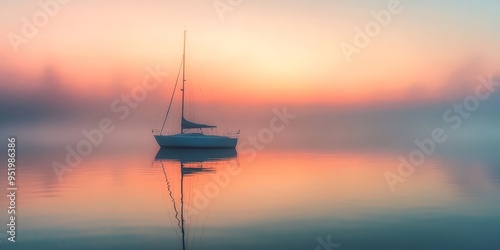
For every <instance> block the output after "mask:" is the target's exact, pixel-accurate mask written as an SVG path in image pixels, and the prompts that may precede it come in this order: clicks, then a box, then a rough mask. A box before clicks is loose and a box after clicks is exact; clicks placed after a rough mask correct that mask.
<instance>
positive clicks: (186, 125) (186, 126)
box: [181, 117, 217, 129]
mask: <svg viewBox="0 0 500 250" xmlns="http://www.w3.org/2000/svg"><path fill="white" fill-rule="evenodd" d="M181 127H182V129H192V128H216V127H217V126H212V125H206V124H199V123H195V122H190V121H188V120H186V119H184V117H182V122H181Z"/></svg>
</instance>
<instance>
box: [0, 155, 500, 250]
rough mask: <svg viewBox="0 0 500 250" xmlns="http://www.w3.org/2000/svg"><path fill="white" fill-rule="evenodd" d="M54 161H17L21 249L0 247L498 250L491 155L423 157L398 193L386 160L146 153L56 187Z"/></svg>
mask: <svg viewBox="0 0 500 250" xmlns="http://www.w3.org/2000/svg"><path fill="white" fill-rule="evenodd" d="M63 153H65V152H61V154H60V155H58V156H54V154H52V153H41V152H38V153H36V152H25V153H24V156H23V152H22V151H21V152H20V153H19V170H18V171H19V178H20V179H19V187H20V190H19V192H20V194H19V199H20V200H19V202H18V213H19V220H18V238H17V240H18V242H17V243H15V245H14V244H8V243H7V242H6V241H5V240H2V241H3V242H2V243H0V246H1V248H2V249H68V248H71V249H336V248H338V249H500V237H499V232H500V192H499V191H500V164H499V163H500V161H499V157H498V156H496V153H495V152H491V153H489V154H486V156H484V155H480V156H478V157H468V156H463V155H461V154H443V155H442V156H439V157H438V156H436V157H432V158H431V159H428V161H427V162H426V163H425V164H424V165H422V166H420V167H418V168H417V169H416V170H415V173H414V174H413V175H412V176H410V177H408V178H406V179H405V182H404V183H400V184H397V185H396V186H395V187H396V189H395V192H391V190H390V189H389V187H388V184H387V182H386V180H385V178H384V173H385V172H386V171H397V166H398V164H399V162H398V159H397V157H398V154H397V153H390V152H389V153H388V152H382V153H365V152H339V151H308V150H295V151H294V150H281V151H280V150H270V151H263V152H259V154H258V155H257V156H256V157H255V158H252V157H251V156H250V155H245V154H242V153H240V154H237V152H236V151H231V150H229V151H227V150H226V151H224V150H222V151H220V150H216V151H179V150H174V151H172V150H171V151H158V149H157V148H156V147H154V146H151V147H150V148H143V149H141V150H136V151H133V152H130V151H127V152H120V151H117V152H102V151H101V152H96V153H93V154H92V155H91V156H89V157H87V158H85V159H84V161H83V163H82V164H81V165H80V166H78V167H77V168H75V169H74V170H73V171H72V172H71V173H67V174H64V175H63V176H62V179H61V181H59V180H58V178H57V176H56V175H55V174H54V172H53V171H52V169H51V167H50V163H51V162H52V161H54V160H61V159H64V157H65V154H63ZM458 155H460V156H458ZM2 176H3V175H2ZM4 179H5V178H2V180H1V181H2V182H1V184H2V186H5V184H6V183H5V181H4ZM1 207H6V203H5V200H2V205H1ZM2 218H4V217H3V216H2ZM4 222H6V219H2V223H4ZM328 243H330V244H329V245H328ZM325 244H327V245H325Z"/></svg>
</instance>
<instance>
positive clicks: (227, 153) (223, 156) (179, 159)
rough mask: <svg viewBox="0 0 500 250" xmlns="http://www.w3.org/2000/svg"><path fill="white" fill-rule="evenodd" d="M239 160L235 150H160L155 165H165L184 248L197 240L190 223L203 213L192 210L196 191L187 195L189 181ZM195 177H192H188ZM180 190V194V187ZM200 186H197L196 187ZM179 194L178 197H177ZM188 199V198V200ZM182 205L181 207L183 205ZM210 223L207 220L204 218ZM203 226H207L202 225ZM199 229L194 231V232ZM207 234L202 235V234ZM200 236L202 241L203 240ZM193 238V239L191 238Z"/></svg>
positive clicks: (162, 166) (169, 194)
mask: <svg viewBox="0 0 500 250" xmlns="http://www.w3.org/2000/svg"><path fill="white" fill-rule="evenodd" d="M234 161H237V152H236V150H235V149H166V148H162V149H160V150H159V151H158V152H157V154H156V156H155V159H154V163H157V164H159V165H160V166H161V170H162V172H163V175H164V177H165V182H166V184H167V190H168V196H169V198H170V201H171V203H172V206H173V210H174V212H175V220H176V221H177V226H178V227H179V229H180V235H179V236H180V238H181V241H182V249H183V250H185V249H188V242H191V243H190V245H189V247H193V246H194V245H195V244H194V237H195V235H196V232H195V233H193V234H191V233H190V232H189V231H190V230H193V229H190V228H189V226H190V222H191V221H196V223H195V227H196V225H198V219H199V218H197V217H199V215H200V213H199V210H198V211H197V212H194V213H193V211H190V210H191V209H195V210H197V209H196V208H195V206H194V207H193V206H192V205H191V204H189V203H190V202H191V201H192V200H193V199H192V195H191V191H192V190H188V191H187V192H185V190H184V189H185V186H186V182H188V181H190V179H195V180H196V181H197V180H198V179H197V178H194V177H195V176H196V175H200V174H210V173H214V172H216V171H217V167H218V166H220V165H226V164H229V163H230V162H234ZM188 177H191V178H188ZM177 186H179V187H178V190H177V191H178V192H176V188H177ZM187 186H188V187H189V188H192V187H193V182H192V181H191V182H190V185H187ZM194 186H195V187H196V183H195V184H194ZM176 193H178V195H176ZM185 197H186V198H187V199H185ZM179 203H180V204H179ZM204 219H205V220H206V217H205V218H204ZM202 226H203V225H202ZM195 230H196V228H194V231H195ZM202 234H203V233H201V235H202ZM201 235H200V239H201ZM190 236H191V239H188V238H189V237H190Z"/></svg>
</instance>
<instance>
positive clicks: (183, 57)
mask: <svg viewBox="0 0 500 250" xmlns="http://www.w3.org/2000/svg"><path fill="white" fill-rule="evenodd" d="M185 76H186V30H184V50H183V52H182V89H181V91H182V119H184V85H185V82H186V78H185ZM181 134H184V129H182V121H181Z"/></svg>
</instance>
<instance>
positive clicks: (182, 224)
mask: <svg viewBox="0 0 500 250" xmlns="http://www.w3.org/2000/svg"><path fill="white" fill-rule="evenodd" d="M183 167H184V164H182V163H181V233H182V249H183V250H185V249H186V238H185V237H186V236H185V233H184V174H183V173H182V168H183Z"/></svg>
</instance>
